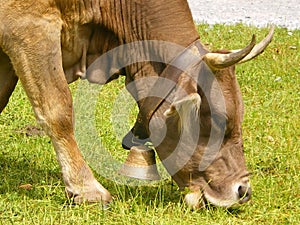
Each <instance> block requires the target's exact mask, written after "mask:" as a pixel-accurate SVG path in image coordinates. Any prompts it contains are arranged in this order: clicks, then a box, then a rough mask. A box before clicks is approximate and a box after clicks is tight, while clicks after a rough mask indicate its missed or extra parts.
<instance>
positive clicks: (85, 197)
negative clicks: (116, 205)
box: [73, 192, 112, 208]
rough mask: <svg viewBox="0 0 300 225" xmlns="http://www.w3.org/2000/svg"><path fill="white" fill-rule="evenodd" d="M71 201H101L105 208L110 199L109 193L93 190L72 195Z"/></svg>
mask: <svg viewBox="0 0 300 225" xmlns="http://www.w3.org/2000/svg"><path fill="white" fill-rule="evenodd" d="M73 201H74V203H75V204H95V203H101V204H102V205H103V207H104V208H107V206H108V204H109V203H110V202H111V201H112V197H111V195H110V193H109V192H108V193H105V194H103V193H102V194H100V195H99V193H95V192H88V193H83V194H80V195H77V196H74V198H73Z"/></svg>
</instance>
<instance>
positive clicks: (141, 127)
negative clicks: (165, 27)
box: [122, 39, 207, 149]
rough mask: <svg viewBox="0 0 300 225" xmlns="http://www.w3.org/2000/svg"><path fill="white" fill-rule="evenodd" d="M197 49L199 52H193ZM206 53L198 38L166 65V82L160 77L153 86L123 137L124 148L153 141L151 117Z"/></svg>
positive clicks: (163, 74)
mask: <svg viewBox="0 0 300 225" xmlns="http://www.w3.org/2000/svg"><path fill="white" fill-rule="evenodd" d="M195 50H196V51H197V52H194V53H191V52H193V51H195ZM206 53H207V50H206V49H205V48H204V47H203V45H202V44H201V43H200V40H199V39H198V40H196V41H195V42H193V43H192V44H191V45H190V46H189V47H187V48H186V49H184V50H183V51H182V52H181V53H180V54H179V55H178V56H177V57H176V58H175V59H174V60H173V61H172V62H171V63H170V64H168V65H167V66H166V68H165V69H164V71H163V72H162V73H161V74H160V76H159V77H161V78H165V79H166V82H163V80H164V79H159V80H158V81H157V82H156V83H155V84H154V86H153V87H154V88H155V90H151V91H150V93H149V94H148V96H150V97H147V98H145V99H144V100H143V103H142V105H141V107H140V110H139V114H138V116H137V120H136V122H135V125H134V127H133V128H132V129H131V131H130V132H129V133H128V134H127V135H126V136H125V137H124V138H123V141H122V145H123V148H125V149H130V148H131V147H132V146H136V145H143V144H145V143H146V142H151V140H150V139H149V136H150V130H149V122H150V119H151V117H152V116H153V114H154V113H155V112H156V110H157V109H158V108H159V107H160V105H161V104H162V103H163V102H164V101H165V99H166V98H167V97H168V96H169V95H170V93H171V92H172V90H173V89H174V88H175V87H176V85H177V83H178V79H179V77H180V75H181V74H182V73H183V72H184V71H186V70H187V69H188V68H189V67H190V66H192V65H194V64H195V63H197V62H199V60H200V57H201V56H203V55H205V54H206ZM192 54H193V55H192ZM179 68H180V69H179ZM168 80H169V81H168ZM170 81H171V82H170ZM157 90H159V96H160V97H153V96H157V95H155V94H154V93H155V92H156V93H157ZM151 93H153V94H151Z"/></svg>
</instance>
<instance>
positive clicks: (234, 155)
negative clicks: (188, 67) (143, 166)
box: [150, 29, 273, 207]
mask: <svg viewBox="0 0 300 225" xmlns="http://www.w3.org/2000/svg"><path fill="white" fill-rule="evenodd" d="M272 36H273V29H271V31H270V33H269V35H268V36H267V37H266V38H265V39H264V40H263V41H262V42H260V43H259V44H257V45H255V44H254V42H255V41H254V39H253V40H252V42H251V44H250V45H248V46H247V47H246V48H244V49H242V50H239V51H227V52H225V51H223V52H215V53H211V52H208V53H207V54H205V55H204V56H202V57H201V60H200V61H199V63H197V65H196V66H195V68H196V69H195V70H196V71H197V75H196V76H195V74H193V75H190V74H188V73H182V74H181V75H180V78H179V81H178V83H177V87H176V89H175V90H174V91H173V92H172V93H171V94H170V96H168V100H167V101H164V102H163V104H162V105H161V106H160V107H159V108H158V110H157V111H156V112H155V113H154V114H153V116H152V119H151V120H150V131H151V140H152V142H153V143H154V145H155V146H156V151H157V153H158V155H159V157H160V159H161V160H162V162H163V164H164V166H165V167H166V169H167V171H168V172H169V173H170V174H171V175H172V177H173V179H174V180H175V181H176V183H177V184H178V186H179V187H180V189H185V188H187V189H188V190H189V193H187V194H186V196H185V201H186V202H187V204H188V205H190V206H192V207H199V206H201V205H202V204H204V203H205V202H206V201H207V202H210V203H212V204H213V205H217V206H224V207H230V206H232V205H234V204H236V203H244V202H247V201H248V200H249V199H250V196H251V188H250V183H249V173H248V172H247V169H246V165H245V159H244V149H243V140H242V126H241V124H242V120H243V102H242V95H241V92H240V88H239V85H238V82H237V79H236V75H235V64H237V63H242V62H246V61H248V60H250V59H252V58H254V57H255V56H257V55H259V54H260V53H261V52H262V51H263V50H264V49H265V48H266V46H267V45H268V44H269V42H270V41H271V39H272ZM195 70H194V71H195Z"/></svg>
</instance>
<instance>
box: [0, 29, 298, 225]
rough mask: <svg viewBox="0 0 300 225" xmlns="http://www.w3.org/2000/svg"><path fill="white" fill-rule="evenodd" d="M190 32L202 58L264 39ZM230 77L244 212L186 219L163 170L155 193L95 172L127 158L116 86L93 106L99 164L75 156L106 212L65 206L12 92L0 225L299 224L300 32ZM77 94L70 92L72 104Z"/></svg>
mask: <svg viewBox="0 0 300 225" xmlns="http://www.w3.org/2000/svg"><path fill="white" fill-rule="evenodd" d="M198 28H199V33H200V36H201V40H202V42H203V43H205V44H207V45H208V47H209V48H210V49H221V48H227V49H229V48H231V49H233V48H241V47H243V46H245V45H246V44H247V43H248V42H249V41H250V39H251V35H252V34H253V33H255V34H257V40H261V39H262V38H263V37H264V36H265V35H266V34H267V33H268V30H267V29H258V28H255V27H247V26H243V25H236V26H224V25H215V26H209V25H200V26H199V27H198ZM237 77H238V81H239V83H240V86H241V89H242V93H243V98H244V103H245V118H244V122H243V136H244V146H245V156H246V160H247V166H248V169H249V171H251V173H252V177H251V184H252V188H253V197H252V200H251V201H250V202H248V203H246V204H245V205H242V206H240V207H238V208H234V209H223V208H213V207H209V208H208V209H203V210H198V211H197V210H196V211H192V210H190V209H188V208H186V207H185V205H184V204H183V203H182V197H181V195H180V193H179V191H178V190H177V187H176V185H175V184H174V183H173V182H172V181H171V179H170V178H169V177H168V175H167V174H166V173H165V172H164V171H163V169H162V168H160V170H161V172H162V174H163V178H164V179H163V180H162V181H160V182H156V183H150V184H149V183H144V184H143V183H135V182H133V181H128V185H124V184H123V183H122V182H121V181H120V180H115V179H114V178H112V176H110V175H111V174H112V175H113V174H114V173H115V171H110V170H109V169H107V171H106V170H105V169H106V168H114V165H109V163H108V161H105V162H104V163H102V167H101V161H104V159H105V157H111V158H112V159H113V164H118V163H119V164H120V163H121V162H122V161H123V160H124V158H125V157H126V154H127V152H126V151H125V150H123V149H122V147H121V145H120V137H121V136H122V134H123V132H126V131H127V130H128V129H129V128H130V124H132V122H133V120H134V114H135V113H136V108H135V106H134V104H133V103H132V101H131V100H129V99H127V98H125V100H124V99H123V101H124V105H126V107H124V109H125V110H126V113H127V114H126V113H125V114H124V116H123V117H124V118H125V121H123V120H122V121H123V122H120V121H119V122H118V123H117V124H118V126H119V127H116V120H115V118H114V117H111V114H112V112H115V110H117V109H118V107H119V106H122V104H120V103H118V104H116V102H118V101H115V100H116V99H117V98H121V97H122V96H123V95H124V94H123V93H124V84H123V83H124V80H123V79H119V80H116V81H114V82H112V83H110V84H109V85H106V86H104V87H101V88H100V87H99V88H100V89H101V90H100V89H99V90H98V89H97V90H98V92H97V93H98V94H99V95H100V96H101V97H100V98H96V110H95V115H96V121H95V124H96V126H95V128H96V130H95V131H96V138H94V139H93V140H94V141H95V142H94V143H89V144H91V146H95V149H96V148H97V147H96V146H97V144H98V142H99V144H100V141H101V145H102V146H103V147H102V149H105V152H104V153H105V154H106V155H105V157H97V156H99V155H96V157H90V156H88V154H89V152H88V151H87V150H86V149H84V148H85V147H86V146H85V144H86V142H85V143H83V142H81V143H83V146H82V148H83V149H82V151H83V153H84V154H85V155H86V157H87V158H88V161H89V163H90V165H91V167H92V168H93V169H94V170H95V173H96V176H97V178H98V180H99V181H100V182H101V183H102V184H103V185H104V186H105V187H106V188H108V190H109V191H110V192H111V193H112V195H113V196H114V202H113V203H112V204H111V205H110V206H109V208H108V209H103V208H102V207H101V205H98V204H95V205H81V206H78V205H73V204H72V203H71V202H70V201H69V200H67V199H66V198H65V194H64V185H63V182H62V179H61V173H60V169H59V166H58V163H57V161H56V158H55V154H54V151H53V148H52V145H51V143H50V139H49V138H48V137H47V136H44V135H37V134H33V135H32V132H28V129H29V127H30V126H35V125H36V122H35V119H34V116H33V113H32V110H31V108H30V104H29V101H28V100H27V98H26V96H25V94H24V91H23V89H22V87H21V85H18V86H17V88H16V90H15V92H14V93H13V96H12V98H11V101H10V103H9V104H8V106H7V108H6V109H5V110H4V111H3V113H2V114H1V116H0V171H1V173H0V180H1V184H0V223H1V224H188V225H190V224H207V225H211V224H239V225H240V224H299V223H300V174H299V171H300V153H299V149H300V141H299V139H300V119H299V112H300V31H299V30H298V31H292V32H289V31H287V30H286V29H282V28H277V29H276V30H275V36H274V39H273V42H272V43H271V44H270V46H269V47H268V48H267V50H266V51H265V52H264V53H263V54H262V55H261V56H259V57H258V58H256V59H254V60H252V61H250V62H247V63H245V64H242V65H238V66H237ZM80 85H81V84H80V83H78V82H77V83H74V84H72V85H71V89H72V92H73V95H74V96H76V93H77V92H78V90H79V89H78V87H81V86H80ZM93 88H94V87H93ZM75 102H76V98H75ZM62 113H63V112H62ZM123 117H122V118H123ZM78 124H80V122H78ZM100 127H101V129H100ZM80 137H82V135H81V134H79V135H78V138H79V139H80ZM97 137H98V138H97ZM88 146H90V145H88ZM100 153H101V152H100ZM102 153H103V152H102ZM107 153H108V154H107ZM100 156H101V155H100ZM109 162H111V161H109ZM103 165H104V166H103ZM103 168H104V170H105V171H104V170H103ZM103 171H104V172H103ZM29 184H30V185H29Z"/></svg>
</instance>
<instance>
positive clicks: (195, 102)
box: [164, 93, 201, 120]
mask: <svg viewBox="0 0 300 225" xmlns="http://www.w3.org/2000/svg"><path fill="white" fill-rule="evenodd" d="M200 104H201V98H200V95H199V94H197V93H193V94H189V95H188V96H186V97H183V98H182V99H177V100H175V101H174V102H173V103H172V104H171V106H170V108H169V109H167V110H166V111H165V113H164V115H165V116H166V117H171V116H176V115H177V116H178V115H179V116H180V117H181V119H183V120H185V118H186V119H188V117H190V115H191V113H196V112H198V111H199V109H200Z"/></svg>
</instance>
